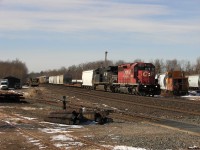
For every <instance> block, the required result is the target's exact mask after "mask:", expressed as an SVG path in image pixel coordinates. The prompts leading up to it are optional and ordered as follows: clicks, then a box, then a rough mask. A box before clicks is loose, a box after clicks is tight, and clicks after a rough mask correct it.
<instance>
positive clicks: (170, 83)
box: [157, 71, 189, 95]
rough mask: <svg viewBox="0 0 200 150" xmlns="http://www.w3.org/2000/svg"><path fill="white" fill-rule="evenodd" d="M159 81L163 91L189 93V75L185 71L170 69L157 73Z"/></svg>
mask: <svg viewBox="0 0 200 150" xmlns="http://www.w3.org/2000/svg"><path fill="white" fill-rule="evenodd" d="M157 81H158V84H159V85H160V88H161V91H162V92H163V93H171V94H173V95H186V94H187V93H188V88H189V84H188V77H186V76H185V74H184V72H183V71H168V72H166V73H164V74H160V75H157Z"/></svg>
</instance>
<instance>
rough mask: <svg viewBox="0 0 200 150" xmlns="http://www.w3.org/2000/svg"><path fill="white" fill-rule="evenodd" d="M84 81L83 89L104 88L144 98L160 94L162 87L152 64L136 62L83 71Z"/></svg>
mask: <svg viewBox="0 0 200 150" xmlns="http://www.w3.org/2000/svg"><path fill="white" fill-rule="evenodd" d="M82 81H83V84H82V86H83V87H90V88H93V89H96V87H97V86H104V89H105V90H110V91H112V92H121V93H129V94H135V95H143V96H146V95H148V96H154V95H159V94H160V86H159V84H156V82H155V66H154V65H153V64H151V63H143V62H136V63H129V64H123V65H119V66H109V67H107V68H98V69H96V70H88V71H83V73H82Z"/></svg>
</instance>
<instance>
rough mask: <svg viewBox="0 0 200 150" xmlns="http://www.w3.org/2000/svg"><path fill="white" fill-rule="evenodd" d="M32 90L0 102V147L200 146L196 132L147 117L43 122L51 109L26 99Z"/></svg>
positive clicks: (10, 149) (119, 149) (129, 148)
mask: <svg viewBox="0 0 200 150" xmlns="http://www.w3.org/2000/svg"><path fill="white" fill-rule="evenodd" d="M34 94H37V92H35V90H33V89H30V90H26V93H25V96H26V99H25V102H23V103H0V149H7V150H16V149H17V150H18V149H19V150H21V149H25V150H26V149H29V150H30V149H31V150H38V149H48V150H49V149H81V150H82V149H86V150H88V149H113V150H124V149H126V150H132V149H134V150H135V149H138V150H142V149H200V137H199V136H195V135H191V134H190V133H185V132H182V131H178V130H175V129H170V128H167V127H163V126H159V125H157V124H152V123H150V122H146V121H138V120H133V121H132V122H127V121H124V120H119V119H116V118H113V123H108V124H104V125H97V124H96V123H95V122H87V123H85V124H84V125H63V124H55V123H50V122H45V121H44V118H45V116H46V115H47V114H48V113H49V112H51V111H53V110H52V108H51V107H48V106H47V105H42V104H34V103H29V100H28V98H30V97H33V95H34ZM79 101H80V102H82V103H84V100H79ZM60 109H62V108H60ZM111 117H112V115H111Z"/></svg>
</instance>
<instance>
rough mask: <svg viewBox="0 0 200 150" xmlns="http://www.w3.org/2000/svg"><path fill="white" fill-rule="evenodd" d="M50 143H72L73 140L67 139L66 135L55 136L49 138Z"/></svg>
mask: <svg viewBox="0 0 200 150" xmlns="http://www.w3.org/2000/svg"><path fill="white" fill-rule="evenodd" d="M51 139H52V141H74V139H73V138H71V137H67V136H66V135H55V136H52V137H51Z"/></svg>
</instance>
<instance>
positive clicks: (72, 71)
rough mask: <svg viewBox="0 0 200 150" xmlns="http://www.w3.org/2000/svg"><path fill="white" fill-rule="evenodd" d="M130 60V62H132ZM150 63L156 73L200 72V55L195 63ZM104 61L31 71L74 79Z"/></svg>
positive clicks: (154, 61)
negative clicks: (62, 75)
mask: <svg viewBox="0 0 200 150" xmlns="http://www.w3.org/2000/svg"><path fill="white" fill-rule="evenodd" d="M132 62H144V61H143V60H141V59H135V60H133V61H132ZM132 62H131V63H132ZM149 62H150V63H153V64H154V65H155V69H156V74H159V73H164V72H166V71H171V70H182V71H185V74H186V75H191V74H200V57H198V58H197V60H196V63H195V64H191V63H190V61H187V60H181V61H179V60H177V59H172V60H163V59H155V60H151V61H149ZM124 63H130V62H126V61H124V60H118V61H116V62H114V61H111V60H108V61H107V65H108V66H115V65H119V64H124ZM105 65H106V64H105V61H103V60H102V61H94V62H87V63H82V64H79V65H72V66H70V67H68V68H65V67H62V68H60V69H58V70H56V69H54V70H47V71H41V72H40V73H37V74H35V73H32V74H31V75H32V76H42V75H46V76H53V75H59V74H67V75H71V76H72V77H73V78H74V79H81V76H82V71H84V70H90V69H96V68H99V67H104V66H105Z"/></svg>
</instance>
